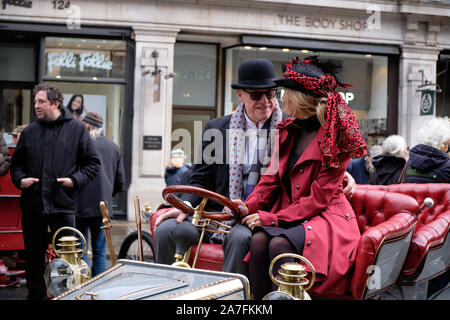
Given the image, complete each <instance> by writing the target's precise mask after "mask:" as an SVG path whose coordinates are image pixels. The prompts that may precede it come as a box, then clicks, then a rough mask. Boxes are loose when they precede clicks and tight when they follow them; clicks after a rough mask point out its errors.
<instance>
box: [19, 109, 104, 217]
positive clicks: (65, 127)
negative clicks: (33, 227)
mask: <svg viewBox="0 0 450 320" xmlns="http://www.w3.org/2000/svg"><path fill="white" fill-rule="evenodd" d="M99 170H100V158H99V156H98V154H97V152H96V150H95V147H94V145H93V143H92V139H91V138H90V136H89V132H88V130H87V128H86V127H85V126H84V124H83V123H82V122H81V121H79V120H76V119H74V118H73V116H72V115H71V114H70V113H69V112H68V111H67V109H65V108H63V109H62V112H61V116H60V117H59V118H58V119H56V120H55V121H51V122H45V121H40V120H37V121H35V122H32V123H31V124H29V125H28V126H27V127H26V128H25V129H24V130H23V131H22V133H21V135H20V139H19V142H18V144H17V146H16V150H15V152H14V154H13V157H12V162H11V179H12V182H13V183H14V185H15V186H16V188H18V189H21V186H20V182H21V179H23V178H27V177H33V178H38V179H39V182H37V183H34V184H32V185H31V186H30V187H28V188H26V189H23V190H22V195H21V199H20V204H21V208H22V210H30V209H31V210H42V212H43V213H45V214H47V213H68V214H75V213H76V210H77V197H78V191H79V190H80V188H82V187H83V186H85V185H86V184H88V183H89V182H90V181H91V180H92V179H93V178H94V177H95V176H96V175H97V174H98V172H99ZM65 177H67V178H71V179H72V181H73V182H74V187H73V188H67V187H65V186H63V185H62V184H61V183H60V182H57V181H56V179H57V178H65Z"/></svg>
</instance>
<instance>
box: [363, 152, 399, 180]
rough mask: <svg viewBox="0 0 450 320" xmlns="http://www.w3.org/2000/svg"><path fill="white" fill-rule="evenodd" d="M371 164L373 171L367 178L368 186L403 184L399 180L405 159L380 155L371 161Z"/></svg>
mask: <svg viewBox="0 0 450 320" xmlns="http://www.w3.org/2000/svg"><path fill="white" fill-rule="evenodd" d="M372 164H373V166H374V167H375V171H374V172H373V173H371V174H370V176H369V184H381V185H390V184H396V183H402V182H403V181H399V178H400V176H401V174H402V170H403V168H404V167H405V164H406V160H405V158H402V157H396V156H387V155H384V154H381V155H379V156H376V157H374V158H373V159H372Z"/></svg>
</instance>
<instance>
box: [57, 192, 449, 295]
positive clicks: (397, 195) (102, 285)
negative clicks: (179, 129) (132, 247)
mask: <svg viewBox="0 0 450 320" xmlns="http://www.w3.org/2000/svg"><path fill="white" fill-rule="evenodd" d="M179 192H187V193H194V194H196V195H198V196H201V197H203V199H204V200H203V201H202V203H201V204H200V205H199V206H198V207H196V208H191V207H189V206H188V205H186V204H185V203H183V202H182V201H180V200H179V199H178V198H177V197H176V196H175V195H174V194H175V193H179ZM163 197H164V198H165V199H166V201H167V202H168V203H170V204H171V205H173V206H176V207H178V208H179V209H181V210H184V211H185V212H187V213H189V214H192V215H193V216H194V217H193V219H192V220H193V223H195V224H196V225H197V226H198V228H199V229H200V230H202V231H204V230H207V229H208V228H210V227H211V221H216V222H214V223H213V224H217V221H221V220H224V219H226V218H227V217H225V216H224V214H223V213H214V212H203V207H204V204H205V202H206V201H207V199H211V200H213V201H216V202H219V203H221V204H223V205H225V206H227V207H229V208H230V209H233V206H234V204H233V203H232V202H231V201H230V200H229V199H227V198H225V197H222V196H220V195H218V194H215V193H213V192H210V191H208V190H204V189H199V188H195V187H187V186H171V187H167V188H166V189H165V190H164V191H163ZM351 204H352V206H353V209H354V211H355V213H356V217H357V220H358V225H359V227H360V231H361V239H360V243H359V246H358V253H357V257H356V261H355V266H354V271H353V276H352V280H351V283H350V285H349V287H348V288H347V294H346V295H344V296H333V295H321V296H312V297H311V298H312V299H316V298H319V299H324V298H325V299H356V300H362V299H364V300H365V299H417V300H425V299H449V298H450V289H449V286H448V278H447V285H446V286H444V287H443V288H440V289H439V290H437V291H435V292H433V294H432V295H429V294H427V291H428V286H429V285H431V284H432V283H433V280H434V279H438V280H439V279H445V277H446V276H448V270H449V265H450V259H449V252H450V251H449V247H448V231H449V225H450V219H449V217H450V185H449V184H422V185H417V184H402V185H393V186H389V187H381V186H357V188H356V192H355V194H354V196H353V197H352V199H351ZM234 209H235V210H237V208H234ZM165 210H167V208H160V209H159V210H158V211H157V212H156V213H155V214H153V215H152V217H151V223H150V228H151V230H150V231H151V234H154V232H153V230H154V222H155V219H156V218H157V217H158V216H159V215H160V214H162V213H163V212H164V211H165ZM219 224H220V223H219ZM297 258H298V260H299V263H297V262H296V263H286V264H283V265H282V267H281V268H280V269H281V270H279V273H280V275H279V276H277V277H273V276H271V278H272V280H273V281H274V282H275V283H276V284H278V285H279V288H278V290H277V291H275V292H272V293H270V294H268V295H267V296H266V297H265V299H267V300H271V299H274V300H275V299H276V300H280V299H308V298H310V297H309V295H308V294H307V292H306V290H307V289H308V288H310V287H311V286H312V285H313V284H314V266H312V265H311V264H310V263H309V261H307V260H306V259H304V258H303V257H301V256H297ZM276 259H278V257H277V258H276ZM274 260H275V259H274ZM222 261H223V252H222V248H221V245H217V244H209V243H201V242H200V243H199V244H198V245H195V246H194V247H192V248H189V250H188V251H187V252H186V254H185V255H184V256H183V257H179V258H178V261H176V262H175V264H174V265H172V266H166V265H159V264H155V263H143V262H140V263H136V262H132V261H129V260H118V261H117V264H116V265H115V266H114V267H112V268H111V269H110V270H108V271H106V272H105V273H104V274H102V275H100V276H99V277H96V278H94V279H92V280H90V281H88V282H87V283H86V284H82V285H80V286H78V287H77V288H73V289H72V290H69V291H67V292H65V293H63V294H62V295H61V296H59V297H56V299H87V298H88V297H90V298H92V299H171V298H180V297H181V299H229V298H230V297H232V298H236V299H249V298H251V296H250V294H249V285H248V280H247V279H246V278H245V277H244V276H241V275H238V274H228V273H223V272H221V263H222ZM273 262H274V261H272V264H271V266H273ZM302 264H303V265H302ZM192 265H195V269H192V268H189V267H190V266H192ZM306 269H308V270H311V271H312V272H311V274H310V275H306V273H305V270H306ZM269 272H273V270H269ZM130 273H131V274H133V275H132V276H131V275H130ZM147 277H148V280H146V279H147ZM158 277H160V280H159V282H158V281H156V279H158ZM133 278H134V279H135V280H136V281H134V280H132V279H133ZM126 279H130V281H128V280H126ZM137 279H141V280H142V281H139V280H137ZM175 279H176V280H175ZM188 279H189V280H188ZM199 279H202V281H200V280H199ZM208 279H210V282H207V283H205V282H204V281H207V280H208ZM155 281H156V282H155ZM171 281H178V282H179V283H183V284H184V285H185V286H184V287H183V286H178V287H176V288H173V289H171V290H173V291H170V290H168V291H167V292H164V293H163V292H162V291H161V290H159V289H158V290H155V289H154V287H153V284H154V283H159V284H160V285H162V286H164V285H166V286H167V288H168V287H170V283H173V282H171ZM189 281H191V282H189ZM188 282H189V283H188ZM224 282H230V283H231V282H232V283H234V284H235V285H236V287H233V288H232V289H231V288H229V290H231V291H232V293H230V294H225V293H224V292H223V291H222V290H223V287H222V286H221V285H220V286H218V285H217V284H223V283H224ZM136 283H137V285H136ZM144 283H145V284H144ZM162 283H164V284H162ZM106 288H109V289H108V290H107V289H106ZM113 288H116V289H117V290H116V289H113ZM205 288H208V289H207V290H204V289H205Z"/></svg>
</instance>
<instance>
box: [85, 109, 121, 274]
mask: <svg viewBox="0 0 450 320" xmlns="http://www.w3.org/2000/svg"><path fill="white" fill-rule="evenodd" d="M83 122H84V124H85V125H86V128H88V130H89V134H90V136H91V139H92V142H93V143H94V146H95V149H96V150H97V153H98V155H99V156H100V162H101V166H100V173H99V174H98V175H97V176H96V177H95V178H94V179H93V180H92V181H91V182H90V183H89V184H88V185H86V186H85V187H83V188H82V189H81V190H80V194H79V196H78V213H77V216H76V224H77V229H78V230H80V231H81V232H82V233H83V235H84V237H85V238H86V241H88V240H89V233H90V235H91V248H92V266H91V273H92V276H93V277H94V276H96V275H98V274H99V273H102V272H103V271H105V270H106V240H105V235H104V233H103V230H101V227H102V226H103V222H102V219H103V217H102V214H101V212H100V205H99V204H100V201H105V202H107V203H108V205H109V206H110V207H111V205H112V198H113V197H114V196H115V195H116V194H118V193H119V192H121V191H123V190H124V187H125V173H124V168H123V162H122V155H121V154H120V149H119V146H118V145H117V144H115V143H114V142H113V141H111V140H109V139H108V138H106V137H105V136H104V134H103V128H102V126H103V117H102V116H101V115H100V114H98V113H97V112H89V113H88V114H86V116H85V117H84V118H83ZM83 260H84V261H86V263H88V264H89V258H88V255H87V253H85V254H84V255H83Z"/></svg>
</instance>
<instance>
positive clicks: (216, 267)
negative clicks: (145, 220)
mask: <svg viewBox="0 0 450 320" xmlns="http://www.w3.org/2000/svg"><path fill="white" fill-rule="evenodd" d="M169 209H170V208H162V209H159V210H157V211H156V212H155V213H154V214H153V215H152V217H151V218H150V232H151V234H152V238H153V243H155V232H154V230H155V221H156V218H157V217H158V216H159V215H161V214H163V213H164V212H166V211H167V210H169ZM153 247H154V248H155V250H156V247H155V246H153ZM196 252H197V245H195V246H193V247H192V250H191V254H190V256H189V265H191V266H192V263H193V261H194V257H195V253H196ZM174 261H175V259H174ZM222 263H223V250H222V245H221V244H212V243H202V245H201V248H200V252H199V255H198V258H197V264H196V265H195V267H196V268H197V269H204V270H213V271H222Z"/></svg>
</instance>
